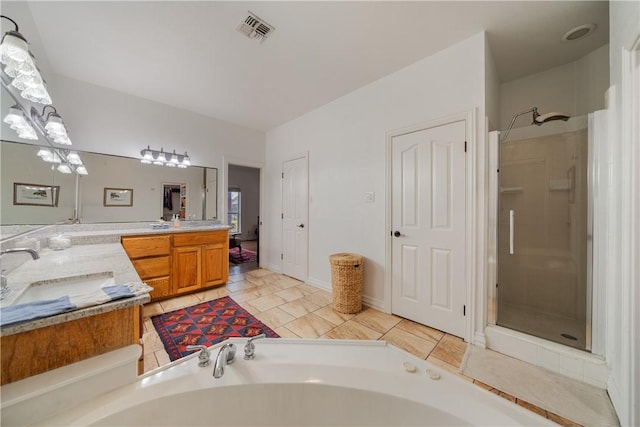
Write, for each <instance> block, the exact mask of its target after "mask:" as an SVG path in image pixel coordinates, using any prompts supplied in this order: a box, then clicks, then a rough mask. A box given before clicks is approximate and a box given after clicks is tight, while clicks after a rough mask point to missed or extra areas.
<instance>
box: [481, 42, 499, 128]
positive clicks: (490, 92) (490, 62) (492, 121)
mask: <svg viewBox="0 0 640 427" xmlns="http://www.w3.org/2000/svg"><path fill="white" fill-rule="evenodd" d="M484 53H485V55H484V88H485V96H486V98H485V109H486V112H487V119H488V120H489V123H488V127H489V128H488V131H493V130H496V129H498V126H500V78H499V77H498V70H497V69H496V63H495V61H494V59H493V52H492V51H491V46H490V45H489V41H488V40H487V41H486V42H485V52H484Z"/></svg>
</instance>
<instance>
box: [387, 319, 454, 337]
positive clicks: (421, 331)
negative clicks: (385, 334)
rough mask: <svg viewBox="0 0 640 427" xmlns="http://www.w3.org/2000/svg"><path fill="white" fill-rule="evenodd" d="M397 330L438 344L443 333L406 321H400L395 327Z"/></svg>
mask: <svg viewBox="0 0 640 427" xmlns="http://www.w3.org/2000/svg"><path fill="white" fill-rule="evenodd" d="M396 327H397V328H400V329H402V330H403V331H406V332H409V333H411V334H413V335H415V336H417V337H420V338H424V339H426V340H431V341H435V342H438V341H440V340H441V339H442V337H443V336H444V332H442V331H439V330H437V329H433V328H430V327H428V326H425V325H421V324H420V323H416V322H412V321H411V320H408V319H402V321H401V322H400V323H398V325H397V326H396Z"/></svg>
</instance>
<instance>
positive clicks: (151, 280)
mask: <svg viewBox="0 0 640 427" xmlns="http://www.w3.org/2000/svg"><path fill="white" fill-rule="evenodd" d="M122 246H123V247H124V250H125V252H126V253H127V255H128V256H129V259H131V263H132V264H133V267H134V268H135V269H136V272H137V273H138V276H140V279H142V280H143V281H144V282H146V283H147V284H148V285H149V286H151V287H153V291H152V292H151V294H150V295H151V299H159V298H166V297H168V296H170V295H171V236H170V235H156V236H139V237H123V238H122Z"/></svg>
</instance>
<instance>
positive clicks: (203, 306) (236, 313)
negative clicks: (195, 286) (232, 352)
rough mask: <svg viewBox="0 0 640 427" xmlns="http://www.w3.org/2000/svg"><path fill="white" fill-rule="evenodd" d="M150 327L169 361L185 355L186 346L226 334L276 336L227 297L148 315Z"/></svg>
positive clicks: (208, 343) (223, 337)
mask: <svg viewBox="0 0 640 427" xmlns="http://www.w3.org/2000/svg"><path fill="white" fill-rule="evenodd" d="M151 321H152V322H153V326H154V327H155V328H156V331H158V335H159V336H160V339H161V340H162V344H164V348H165V350H167V353H168V354H169V358H170V359H171V361H174V360H177V359H180V358H181V357H184V356H186V355H188V354H191V353H193V352H192V351H187V346H188V345H206V346H207V347H209V346H212V345H214V344H217V343H219V342H220V341H224V340H226V339H227V338H229V337H253V336H256V335H260V334H262V333H264V334H266V335H267V337H269V338H279V337H280V335H278V334H276V333H275V332H274V331H273V330H272V329H271V328H269V327H268V326H267V325H265V324H264V323H262V322H260V321H259V320H258V319H256V318H255V317H253V316H252V315H251V314H250V313H248V312H247V311H246V310H245V309H244V308H242V307H241V306H240V305H239V304H238V303H237V302H235V301H234V300H233V299H231V298H230V297H222V298H218V299H215V300H212V301H207V302H203V303H200V304H197V305H193V306H191V307H186V308H181V309H179V310H174V311H171V312H169V313H164V314H159V315H157V316H153V317H151Z"/></svg>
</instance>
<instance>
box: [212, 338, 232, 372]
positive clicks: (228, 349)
mask: <svg viewBox="0 0 640 427" xmlns="http://www.w3.org/2000/svg"><path fill="white" fill-rule="evenodd" d="M235 360H236V346H235V345H234V344H233V343H226V344H225V345H223V346H222V348H221V349H220V351H219V352H218V357H216V364H215V365H214V366H213V377H214V378H222V376H223V375H224V367H225V366H227V365H230V364H232V363H233V362H234V361H235Z"/></svg>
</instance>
